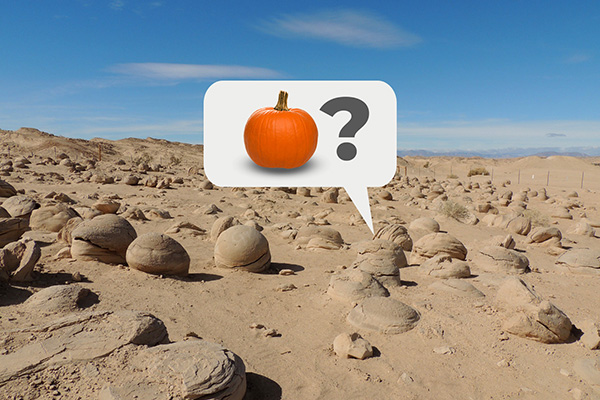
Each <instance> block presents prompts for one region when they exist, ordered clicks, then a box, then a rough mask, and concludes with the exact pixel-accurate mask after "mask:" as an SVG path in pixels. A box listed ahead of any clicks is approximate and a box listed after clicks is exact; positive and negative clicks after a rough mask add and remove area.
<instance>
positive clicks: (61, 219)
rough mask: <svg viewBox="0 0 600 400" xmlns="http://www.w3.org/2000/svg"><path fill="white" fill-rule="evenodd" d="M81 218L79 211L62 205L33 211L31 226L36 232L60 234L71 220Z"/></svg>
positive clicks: (48, 206)
mask: <svg viewBox="0 0 600 400" xmlns="http://www.w3.org/2000/svg"><path fill="white" fill-rule="evenodd" d="M75 217H79V214H77V211H75V210H74V209H72V208H71V207H68V206H66V205H64V204H62V203H58V204H53V205H47V206H43V207H40V208H38V209H37V210H33V212H32V213H31V218H30V219H29V225H30V227H31V229H33V230H36V231H46V232H59V231H60V230H61V229H62V228H63V227H64V226H65V225H66V223H67V221H69V220H70V219H71V218H75Z"/></svg>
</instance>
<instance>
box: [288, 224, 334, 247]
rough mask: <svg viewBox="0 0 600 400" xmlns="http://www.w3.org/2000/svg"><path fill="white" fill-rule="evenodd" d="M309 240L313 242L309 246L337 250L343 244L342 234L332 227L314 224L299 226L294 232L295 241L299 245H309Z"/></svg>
mask: <svg viewBox="0 0 600 400" xmlns="http://www.w3.org/2000/svg"><path fill="white" fill-rule="evenodd" d="M315 239H316V240H315ZM311 241H312V243H313V244H312V246H311V247H313V248H317V247H319V248H326V249H332V250H337V249H339V248H341V247H342V245H343V244H344V240H343V239H342V235H341V234H340V233H339V232H338V231H337V230H335V229H333V228H329V227H326V226H315V225H309V226H305V227H302V228H300V229H299V230H298V233H297V234H296V242H298V244H300V245H309V242H311Z"/></svg>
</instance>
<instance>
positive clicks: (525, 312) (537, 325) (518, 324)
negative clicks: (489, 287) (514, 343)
mask: <svg viewBox="0 0 600 400" xmlns="http://www.w3.org/2000/svg"><path fill="white" fill-rule="evenodd" d="M496 301H497V302H498V305H499V306H500V308H501V309H502V311H503V312H504V317H505V318H504V322H503V329H504V330H505V331H507V332H509V333H512V334H513V335H517V336H521V337H524V338H527V339H533V340H536V341H539V342H543V343H562V342H565V341H567V340H568V339H569V336H570V335H571V327H572V324H571V320H569V317H567V316H566V315H565V314H564V313H563V312H562V311H561V310H559V309H558V308H557V307H556V306H554V305H553V304H552V303H550V302H549V301H547V300H543V299H542V298H541V297H540V296H538V295H537V293H535V291H534V290H533V289H532V288H531V287H530V286H529V285H527V284H526V283H525V282H524V281H523V280H521V279H519V278H517V277H510V278H507V279H506V280H505V282H504V283H503V284H502V285H501V286H500V288H499V289H498V293H497V294H496Z"/></svg>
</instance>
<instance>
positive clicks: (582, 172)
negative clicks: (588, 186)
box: [581, 171, 585, 189]
mask: <svg viewBox="0 0 600 400" xmlns="http://www.w3.org/2000/svg"><path fill="white" fill-rule="evenodd" d="M584 173H585V172H584V171H581V188H582V189H583V174H584Z"/></svg>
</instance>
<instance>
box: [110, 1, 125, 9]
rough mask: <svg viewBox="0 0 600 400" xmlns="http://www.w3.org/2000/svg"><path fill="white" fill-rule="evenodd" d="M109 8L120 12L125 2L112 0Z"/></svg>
mask: <svg viewBox="0 0 600 400" xmlns="http://www.w3.org/2000/svg"><path fill="white" fill-rule="evenodd" d="M109 7H110V8H112V9H113V10H117V11H121V10H122V9H123V7H125V2H124V1H123V0H112V1H111V2H110V4H109Z"/></svg>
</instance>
